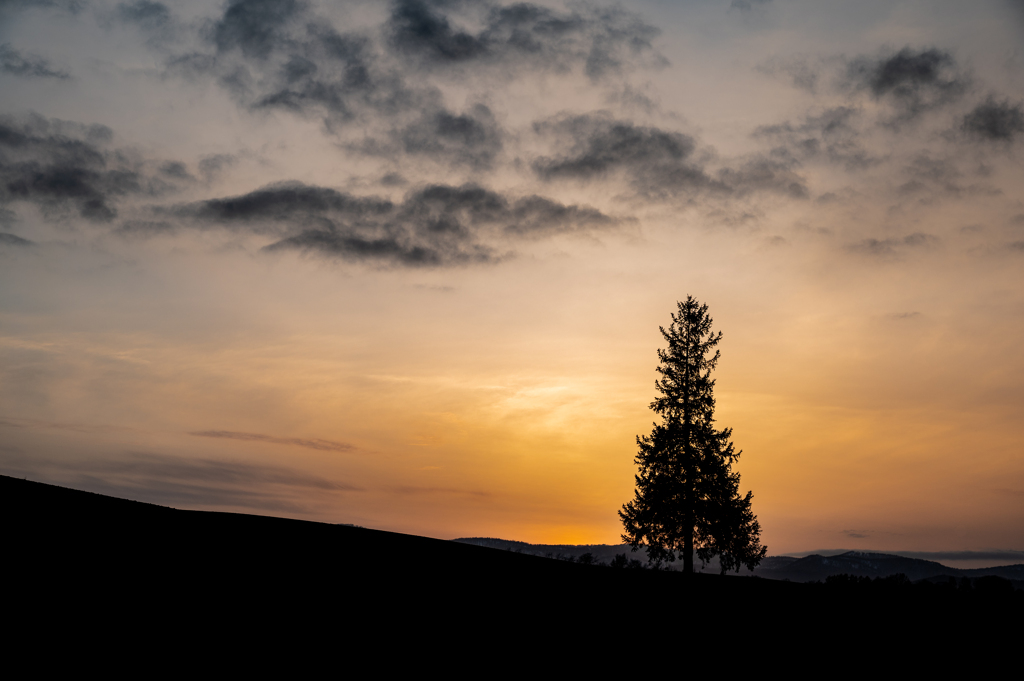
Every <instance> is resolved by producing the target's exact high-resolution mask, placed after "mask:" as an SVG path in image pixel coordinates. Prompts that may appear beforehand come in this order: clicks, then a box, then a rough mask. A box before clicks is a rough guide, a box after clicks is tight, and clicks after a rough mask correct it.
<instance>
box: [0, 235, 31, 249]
mask: <svg viewBox="0 0 1024 681" xmlns="http://www.w3.org/2000/svg"><path fill="white" fill-rule="evenodd" d="M0 246H14V247H16V248H24V247H26V246H35V242H34V241H29V240H28V239H23V238H21V237H20V236H18V235H17V234H11V233H9V232H0Z"/></svg>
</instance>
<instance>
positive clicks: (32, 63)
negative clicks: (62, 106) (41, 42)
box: [0, 43, 71, 80]
mask: <svg viewBox="0 0 1024 681" xmlns="http://www.w3.org/2000/svg"><path fill="white" fill-rule="evenodd" d="M0 71H3V72H4V73H9V74H11V75H12V76H19V77H21V78H56V79H57V80H66V79H68V78H70V77H71V75H70V74H68V73H67V72H66V71H60V70H57V69H54V68H53V67H52V66H50V62H49V61H47V60H46V59H44V58H43V57H40V56H39V55H35V54H27V53H22V52H19V51H18V50H16V49H14V48H13V47H11V44H10V43H3V44H2V45H0Z"/></svg>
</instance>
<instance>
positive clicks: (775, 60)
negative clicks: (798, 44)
mask: <svg viewBox="0 0 1024 681" xmlns="http://www.w3.org/2000/svg"><path fill="white" fill-rule="evenodd" d="M756 70H757V71H760V72H761V73H764V74H767V75H771V76H777V75H779V74H782V75H785V76H786V77H787V78H788V79H789V81H790V82H791V83H792V84H793V86H794V87H796V88H799V89H801V90H805V91H807V92H810V93H812V94H813V93H815V92H817V90H818V84H819V81H820V80H821V65H820V64H818V65H813V64H811V63H810V62H809V60H808V59H807V58H806V57H803V56H794V57H789V58H781V57H772V58H770V59H767V60H765V61H764V62H762V63H761V64H759V65H758V66H757V69H756Z"/></svg>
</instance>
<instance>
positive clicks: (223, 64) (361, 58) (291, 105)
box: [168, 0, 421, 125]
mask: <svg viewBox="0 0 1024 681" xmlns="http://www.w3.org/2000/svg"><path fill="white" fill-rule="evenodd" d="M203 38H204V40H205V45H207V46H208V48H209V49H212V52H210V51H205V52H204V51H199V52H193V53H188V54H179V55H177V56H175V57H172V58H171V59H170V60H169V61H168V70H169V71H170V72H172V73H179V74H182V75H186V76H190V77H196V76H206V75H212V76H214V77H215V78H217V79H218V81H219V82H220V84H221V85H222V86H224V87H225V88H227V89H228V90H229V91H230V92H231V93H232V94H233V95H234V96H235V98H236V99H237V100H239V102H240V103H242V104H243V105H244V106H247V107H250V108H253V109H261V108H264V109H266V108H274V109H285V110H289V111H292V112H295V113H301V114H317V115H322V116H323V117H324V118H325V120H326V121H327V122H328V124H329V125H337V124H339V123H342V122H345V121H349V120H351V119H353V118H354V117H356V116H357V115H358V114H359V113H360V112H362V111H366V110H373V111H377V112H391V113H393V112H396V111H405V110H409V109H411V108H413V107H414V106H415V105H416V104H417V103H418V101H419V97H420V96H421V95H420V94H419V93H418V92H417V91H414V89H410V88H408V87H407V86H406V85H405V83H404V81H403V80H402V78H401V77H400V76H399V75H398V74H397V73H395V72H394V71H393V70H389V69H388V68H386V67H384V66H383V65H382V64H381V55H380V54H379V53H378V51H377V49H376V48H375V46H374V43H373V41H372V40H371V38H370V37H369V36H368V35H364V34H362V33H359V32H357V31H350V32H345V33H342V32H339V31H337V30H335V29H334V27H333V26H332V25H331V23H330V21H329V20H327V19H326V18H324V17H322V16H319V15H317V14H316V13H315V12H314V11H313V9H312V8H311V6H310V4H309V3H306V2H302V1H300V0H284V1H281V2H278V1H276V0H232V1H231V2H229V3H228V4H227V5H226V6H225V9H224V13H223V14H222V15H221V16H220V17H219V18H218V19H216V20H215V21H213V22H211V23H210V25H209V26H208V27H207V29H206V30H205V31H204V33H203Z"/></svg>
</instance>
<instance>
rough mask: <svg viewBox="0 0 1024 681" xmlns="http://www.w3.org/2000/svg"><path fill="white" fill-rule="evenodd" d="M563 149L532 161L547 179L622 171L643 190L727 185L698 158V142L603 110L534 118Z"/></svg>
mask: <svg viewBox="0 0 1024 681" xmlns="http://www.w3.org/2000/svg"><path fill="white" fill-rule="evenodd" d="M534 130H535V132H537V133H538V134H540V135H543V136H547V137H553V138H554V139H555V143H556V148H559V149H560V153H558V154H557V155H553V156H543V157H540V158H538V159H536V160H534V161H533V164H532V167H533V170H534V172H535V173H537V175H538V176H540V177H541V178H543V179H545V180H552V179H573V180H591V179H598V178H603V177H607V176H609V175H612V174H618V173H624V174H626V175H627V177H628V179H629V182H630V184H631V185H632V186H633V187H634V189H636V191H637V192H638V193H640V194H642V195H644V196H652V195H666V194H677V193H681V192H688V191H690V192H692V191H696V190H701V189H708V188H715V189H723V187H722V186H721V185H719V184H718V183H716V182H715V181H714V180H712V179H711V178H710V177H708V175H707V174H706V173H705V172H704V170H703V169H702V168H701V166H700V165H699V164H698V163H697V161H696V159H695V154H694V152H695V150H696V142H695V140H694V139H693V138H692V137H690V136H688V135H683V134H681V133H677V132H668V131H664V130H660V129H658V128H651V127H644V126H638V125H634V124H633V123H631V122H629V121H621V120H616V119H614V118H611V117H610V116H608V115H606V114H603V113H593V114H584V115H579V116H559V117H556V118H553V119H549V120H546V121H540V122H537V123H535V124H534Z"/></svg>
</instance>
